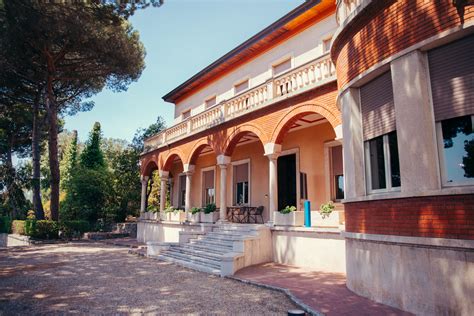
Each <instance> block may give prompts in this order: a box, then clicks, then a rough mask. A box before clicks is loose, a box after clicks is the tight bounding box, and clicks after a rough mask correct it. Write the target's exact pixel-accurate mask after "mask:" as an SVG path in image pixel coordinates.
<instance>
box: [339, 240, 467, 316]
mask: <svg viewBox="0 0 474 316" xmlns="http://www.w3.org/2000/svg"><path fill="white" fill-rule="evenodd" d="M345 236H346V238H347V239H346V257H347V287H348V288H349V289H350V290H352V291H354V292H355V293H357V294H359V295H362V296H365V297H368V298H370V299H372V300H375V301H378V302H381V303H384V304H387V305H390V306H393V307H397V308H400V309H403V310H406V311H409V312H412V313H415V314H417V315H472V311H474V300H473V299H472V298H473V297H474V242H473V241H472V240H452V239H451V240H450V239H444V238H420V237H397V236H388V235H371V234H351V233H346V234H345Z"/></svg>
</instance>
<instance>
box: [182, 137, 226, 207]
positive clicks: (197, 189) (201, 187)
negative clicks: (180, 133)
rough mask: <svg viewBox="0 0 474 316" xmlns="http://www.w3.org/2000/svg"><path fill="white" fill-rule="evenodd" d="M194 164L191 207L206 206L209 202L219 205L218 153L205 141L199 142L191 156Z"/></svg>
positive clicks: (191, 161)
mask: <svg viewBox="0 0 474 316" xmlns="http://www.w3.org/2000/svg"><path fill="white" fill-rule="evenodd" d="M189 164H190V165H193V166H194V172H193V176H192V187H193V190H192V192H191V207H198V208H201V207H205V206H206V205H208V204H214V205H218V204H217V203H218V200H217V199H218V197H217V194H216V192H217V188H218V186H219V179H218V177H217V172H218V170H217V169H216V164H217V160H216V154H215V152H214V150H213V149H212V147H211V146H210V145H209V144H208V143H207V142H205V141H201V142H199V143H197V144H196V145H195V146H194V148H193V150H192V151H191V155H190V158H189Z"/></svg>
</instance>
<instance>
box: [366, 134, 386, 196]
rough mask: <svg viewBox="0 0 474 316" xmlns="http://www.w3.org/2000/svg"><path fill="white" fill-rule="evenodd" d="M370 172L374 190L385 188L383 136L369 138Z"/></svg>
mask: <svg viewBox="0 0 474 316" xmlns="http://www.w3.org/2000/svg"><path fill="white" fill-rule="evenodd" d="M369 152H370V158H369V159H370V172H371V180H372V190H378V189H385V188H386V187H387V185H386V183H385V156H384V153H383V136H379V137H377V138H374V139H372V140H369Z"/></svg>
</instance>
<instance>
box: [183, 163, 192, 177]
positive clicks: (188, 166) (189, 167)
mask: <svg viewBox="0 0 474 316" xmlns="http://www.w3.org/2000/svg"><path fill="white" fill-rule="evenodd" d="M194 170H195V165H191V164H188V163H186V164H184V165H183V173H185V174H186V175H192V174H193V173H194Z"/></svg>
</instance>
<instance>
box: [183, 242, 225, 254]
mask: <svg viewBox="0 0 474 316" xmlns="http://www.w3.org/2000/svg"><path fill="white" fill-rule="evenodd" d="M182 247H183V248H186V249H193V250H199V251H206V252H209V253H213V254H216V255H223V254H226V253H229V252H231V250H229V249H228V248H218V247H214V246H213V247H209V246H207V245H199V244H186V245H183V246H182Z"/></svg>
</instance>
